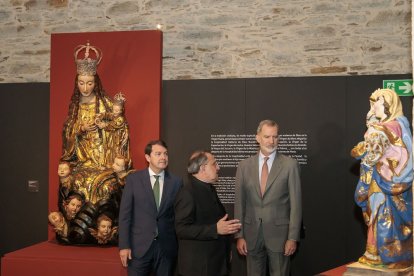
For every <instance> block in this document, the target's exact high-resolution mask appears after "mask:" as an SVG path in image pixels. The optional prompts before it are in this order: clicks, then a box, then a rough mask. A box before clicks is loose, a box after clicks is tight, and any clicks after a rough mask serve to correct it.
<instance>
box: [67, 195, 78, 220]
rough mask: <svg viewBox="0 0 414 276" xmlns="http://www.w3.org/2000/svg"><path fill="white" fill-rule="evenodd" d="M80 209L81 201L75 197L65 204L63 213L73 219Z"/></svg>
mask: <svg viewBox="0 0 414 276" xmlns="http://www.w3.org/2000/svg"><path fill="white" fill-rule="evenodd" d="M81 207H82V201H81V200H80V199H78V198H76V197H74V198H72V199H71V200H70V201H69V202H68V203H66V204H65V211H66V214H67V216H68V217H69V218H70V219H73V218H74V217H75V216H76V214H77V213H78V212H79V210H80V208H81Z"/></svg>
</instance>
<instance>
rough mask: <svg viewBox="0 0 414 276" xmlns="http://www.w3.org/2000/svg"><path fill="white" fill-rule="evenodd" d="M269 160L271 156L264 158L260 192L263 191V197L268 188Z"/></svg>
mask: <svg viewBox="0 0 414 276" xmlns="http://www.w3.org/2000/svg"><path fill="white" fill-rule="evenodd" d="M267 160H269V157H267V156H266V157H265V158H264V160H263V166H262V175H261V179H260V192H261V193H262V197H263V194H264V192H265V189H266V182H267V177H268V176H269V167H268V166H267Z"/></svg>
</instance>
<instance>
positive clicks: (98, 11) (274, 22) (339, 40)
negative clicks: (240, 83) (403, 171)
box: [0, 0, 412, 82]
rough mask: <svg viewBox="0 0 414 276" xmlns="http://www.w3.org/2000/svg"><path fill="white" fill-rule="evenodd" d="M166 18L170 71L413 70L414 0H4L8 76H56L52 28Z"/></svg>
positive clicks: (193, 74)
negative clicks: (413, 6)
mask: <svg viewBox="0 0 414 276" xmlns="http://www.w3.org/2000/svg"><path fill="white" fill-rule="evenodd" d="M157 24H161V25H162V30H163V32H164V51H163V52H164V53H163V57H164V58H163V79H164V80H173V79H211V78H214V79H217V78H254V77H275V76H324V75H339V76H341V75H367V74H370V75H375V74H406V73H410V72H411V71H412V70H411V1H409V0H192V1H189V0H135V1H120V0H1V1H0V45H1V47H0V82H48V81H49V69H50V65H49V55H50V34H51V33H67V32H92V31H93V32H96V31H123V30H148V29H155V28H156V25H157ZM68 54H72V53H68Z"/></svg>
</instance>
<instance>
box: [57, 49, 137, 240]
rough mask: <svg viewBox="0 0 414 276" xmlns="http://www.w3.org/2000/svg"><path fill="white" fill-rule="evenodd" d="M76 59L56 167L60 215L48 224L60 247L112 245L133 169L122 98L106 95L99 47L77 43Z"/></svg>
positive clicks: (115, 237)
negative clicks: (123, 195) (127, 182)
mask: <svg viewBox="0 0 414 276" xmlns="http://www.w3.org/2000/svg"><path fill="white" fill-rule="evenodd" d="M74 58H75V63H76V68H77V74H76V77H75V85H74V90H73V94H72V98H71V101H70V104H69V112H68V116H67V118H66V121H65V123H64V126H63V133H62V134H63V135H62V136H63V141H62V142H63V143H62V144H63V145H62V147H63V149H62V150H63V152H62V156H61V158H60V162H59V167H58V175H59V182H60V183H59V191H58V192H59V196H58V205H59V206H58V209H59V211H58V212H52V213H53V215H50V216H49V221H50V223H51V224H52V225H53V226H54V227H55V231H56V238H57V240H58V241H60V242H62V243H69V244H85V243H87V244H89V243H92V244H101V245H102V244H110V243H116V242H117V228H118V227H117V225H118V212H119V204H120V198H121V194H122V189H123V185H124V183H125V177H126V175H128V173H129V172H131V171H132V162H131V157H130V150H129V129H128V123H127V120H126V118H125V113H124V111H125V109H124V103H125V100H126V99H125V97H124V95H123V94H121V93H118V94H116V95H115V96H114V98H113V99H112V98H110V97H109V96H108V95H107V94H106V92H105V90H104V88H103V85H102V82H101V80H100V78H99V75H98V73H97V68H98V65H99V64H100V62H101V60H102V52H101V50H100V49H99V48H97V47H94V46H91V45H90V44H89V43H87V44H86V45H79V46H77V47H76V48H75V50H74ZM52 213H51V214H52ZM102 233H105V234H102Z"/></svg>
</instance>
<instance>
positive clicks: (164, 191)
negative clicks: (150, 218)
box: [154, 171, 172, 215]
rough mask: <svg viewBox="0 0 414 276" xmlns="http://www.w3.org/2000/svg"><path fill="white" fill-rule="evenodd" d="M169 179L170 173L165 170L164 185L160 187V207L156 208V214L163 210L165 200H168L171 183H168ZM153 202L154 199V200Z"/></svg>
mask: <svg viewBox="0 0 414 276" xmlns="http://www.w3.org/2000/svg"><path fill="white" fill-rule="evenodd" d="M170 181H171V178H170V175H169V174H168V172H166V171H165V173H164V185H163V188H162V196H161V203H160V208H159V209H158V215H160V214H161V213H162V212H163V211H164V209H165V205H166V202H167V201H168V198H169V197H170V195H171V189H172V185H171V184H170ZM154 204H155V200H154Z"/></svg>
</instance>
